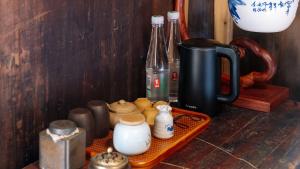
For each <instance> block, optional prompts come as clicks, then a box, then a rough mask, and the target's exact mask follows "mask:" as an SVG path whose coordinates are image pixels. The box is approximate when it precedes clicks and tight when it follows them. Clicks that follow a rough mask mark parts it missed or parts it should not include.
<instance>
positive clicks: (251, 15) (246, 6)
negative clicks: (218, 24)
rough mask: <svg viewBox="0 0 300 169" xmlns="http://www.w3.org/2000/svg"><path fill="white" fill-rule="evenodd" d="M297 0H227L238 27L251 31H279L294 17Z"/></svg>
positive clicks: (287, 25)
mask: <svg viewBox="0 0 300 169" xmlns="http://www.w3.org/2000/svg"><path fill="white" fill-rule="evenodd" d="M298 3H299V0H228V6H229V10H230V13H231V16H232V18H233V20H234V22H235V23H236V25H237V26H238V27H240V28H241V29H244V30H246V31H252V32H263V33H270V32H280V31H283V30H285V29H287V28H288V27H289V26H290V25H291V24H292V22H293V20H294V19H295V16H296V13H297V8H298Z"/></svg>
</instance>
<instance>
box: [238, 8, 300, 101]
mask: <svg viewBox="0 0 300 169" xmlns="http://www.w3.org/2000/svg"><path fill="white" fill-rule="evenodd" d="M299 29H300V10H298V12H297V15H296V18H295V20H294V22H293V24H292V25H291V26H290V27H289V28H288V29H287V30H286V31H283V32H280V33H272V34H266V33H265V34H263V33H253V32H246V31H243V30H241V29H239V28H237V27H236V26H235V27H234V38H237V37H244V36H246V37H248V38H252V39H254V40H255V41H257V42H258V43H260V44H261V46H262V47H264V48H266V49H267V50H269V51H270V53H272V55H274V56H275V59H276V62H277V67H278V68H277V73H276V74H275V76H274V78H273V79H272V83H273V84H275V85H279V86H286V87H288V88H290V93H291V98H293V99H296V100H300V88H299V86H300V78H298V77H299V76H300V67H299V65H300V48H299V44H300V39H299V36H300V34H299ZM249 54H250V55H251V57H247V58H246V59H243V60H241V68H242V70H243V73H249V72H250V71H251V70H253V69H255V70H258V71H262V70H264V66H263V65H262V64H261V63H262V61H261V60H260V59H258V58H257V57H255V56H253V54H251V52H249Z"/></svg>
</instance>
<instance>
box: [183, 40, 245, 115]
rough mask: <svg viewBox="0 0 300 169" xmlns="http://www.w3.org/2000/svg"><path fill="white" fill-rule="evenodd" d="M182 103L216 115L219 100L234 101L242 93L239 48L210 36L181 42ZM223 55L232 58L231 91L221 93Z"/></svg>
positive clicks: (192, 108) (190, 107) (187, 107)
mask: <svg viewBox="0 0 300 169" xmlns="http://www.w3.org/2000/svg"><path fill="white" fill-rule="evenodd" d="M179 51H180V77H179V92H178V103H179V106H180V107H182V108H185V109H189V110H193V111H198V112H203V113H205V114H208V115H210V116H213V115H215V113H216V111H217V110H218V109H217V108H218V107H219V106H218V103H219V102H224V103H228V102H233V101H234V100H235V99H236V98H237V96H238V94H239V79H240V77H239V56H238V55H237V54H236V52H235V50H234V49H232V48H230V46H226V45H223V44H220V43H218V42H216V41H214V40H208V39H201V38H195V39H188V40H186V41H184V42H183V43H182V44H180V45H179ZM221 57H226V58H227V59H228V60H229V61H230V93H229V94H228V95H222V94H221V89H220V88H221V63H220V60H221Z"/></svg>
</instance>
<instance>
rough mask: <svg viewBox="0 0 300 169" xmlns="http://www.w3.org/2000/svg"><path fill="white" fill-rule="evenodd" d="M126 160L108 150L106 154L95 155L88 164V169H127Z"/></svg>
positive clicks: (122, 156)
mask: <svg viewBox="0 0 300 169" xmlns="http://www.w3.org/2000/svg"><path fill="white" fill-rule="evenodd" d="M129 168H130V165H129V163H128V158H127V157H126V156H124V155H122V154H120V153H118V152H113V150H112V148H111V147H110V148H108V149H107V152H103V153H100V154H97V155H96V156H95V157H93V158H92V159H91V161H90V164H89V169H129Z"/></svg>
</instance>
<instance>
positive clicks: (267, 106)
mask: <svg viewBox="0 0 300 169" xmlns="http://www.w3.org/2000/svg"><path fill="white" fill-rule="evenodd" d="M288 97H289V89H288V88H286V87H280V86H273V85H263V86H255V87H251V88H247V89H241V91H240V96H239V98H238V99H237V100H236V101H235V102H234V103H233V105H235V106H238V107H242V108H247V109H251V110H256V111H261V112H270V111H271V110H272V109H273V108H275V107H276V106H278V105H279V104H281V103H282V102H284V101H285V100H287V99H288Z"/></svg>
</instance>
